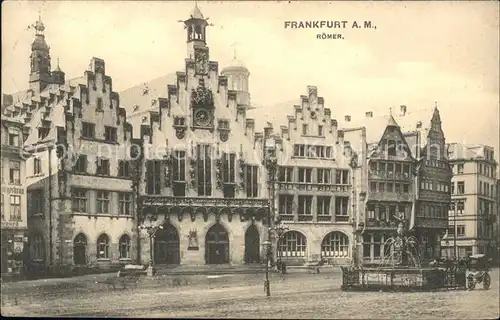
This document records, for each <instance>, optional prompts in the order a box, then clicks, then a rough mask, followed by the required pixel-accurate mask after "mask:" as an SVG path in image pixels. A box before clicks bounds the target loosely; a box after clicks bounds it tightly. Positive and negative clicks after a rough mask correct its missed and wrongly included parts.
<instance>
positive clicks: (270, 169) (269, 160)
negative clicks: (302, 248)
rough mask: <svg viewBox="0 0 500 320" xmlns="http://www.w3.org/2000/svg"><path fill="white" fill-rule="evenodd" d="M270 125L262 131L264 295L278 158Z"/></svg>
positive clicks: (266, 285)
mask: <svg viewBox="0 0 500 320" xmlns="http://www.w3.org/2000/svg"><path fill="white" fill-rule="evenodd" d="M271 130H272V128H271V127H268V128H266V129H265V132H264V144H263V154H264V165H265V167H266V169H267V175H268V179H267V190H268V195H269V203H268V206H269V213H268V215H267V226H268V229H267V240H266V241H265V242H264V244H265V245H266V278H265V280H264V291H265V292H266V296H268V297H269V296H270V295H271V285H270V283H269V264H270V262H271V256H272V253H271V232H272V229H273V226H272V225H271V222H272V219H271V215H272V216H274V202H275V185H276V181H275V180H276V170H277V168H278V158H277V156H276V144H275V143H274V140H273V139H272V138H271V137H270V134H271ZM268 140H271V141H269V142H272V144H271V145H268Z"/></svg>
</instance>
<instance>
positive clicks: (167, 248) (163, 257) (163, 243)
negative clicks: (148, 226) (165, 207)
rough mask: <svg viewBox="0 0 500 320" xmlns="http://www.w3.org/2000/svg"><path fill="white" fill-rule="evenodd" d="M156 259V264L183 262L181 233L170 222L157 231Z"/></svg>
mask: <svg viewBox="0 0 500 320" xmlns="http://www.w3.org/2000/svg"><path fill="white" fill-rule="evenodd" d="M154 260H155V264H179V263H180V262H181V257H180V245H179V233H178V232H177V230H176V229H175V228H174V226H172V225H171V224H169V223H167V224H165V225H163V229H159V230H158V231H157V232H156V235H155V239H154Z"/></svg>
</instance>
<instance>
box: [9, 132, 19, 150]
mask: <svg viewBox="0 0 500 320" xmlns="http://www.w3.org/2000/svg"><path fill="white" fill-rule="evenodd" d="M9 146H12V147H19V134H18V133H9Z"/></svg>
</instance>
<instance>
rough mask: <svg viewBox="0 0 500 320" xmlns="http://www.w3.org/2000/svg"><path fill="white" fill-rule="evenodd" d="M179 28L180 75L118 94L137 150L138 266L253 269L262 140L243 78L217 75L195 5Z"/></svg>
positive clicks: (259, 255) (258, 250)
mask: <svg viewBox="0 0 500 320" xmlns="http://www.w3.org/2000/svg"><path fill="white" fill-rule="evenodd" d="M184 26H185V31H186V45H187V53H186V58H185V62H184V63H185V69H184V70H183V71H179V72H176V73H171V74H168V75H167V76H165V77H161V78H158V79H154V80H151V81H149V82H147V83H144V84H140V85H138V86H136V87H132V88H129V89H127V90H125V91H124V92H122V93H121V94H120V96H121V97H122V99H121V102H120V103H121V104H122V105H124V106H125V107H126V108H127V109H128V110H130V113H129V118H128V119H129V121H130V122H131V123H132V124H133V126H134V138H136V140H135V141H136V143H137V145H141V150H138V154H137V155H138V160H137V163H136V166H135V167H136V168H137V169H138V172H137V174H138V179H137V180H136V181H135V182H134V183H133V188H135V189H134V190H135V192H136V193H137V194H138V198H139V200H140V201H139V207H138V221H137V222H138V226H139V227H142V228H143V229H142V230H144V231H142V232H141V234H140V239H141V240H140V247H141V250H140V255H141V262H143V263H144V262H146V263H147V262H149V261H150V260H152V261H153V262H154V263H155V265H156V266H157V267H158V268H161V266H162V265H179V264H189V265H203V264H226V263H231V264H243V263H260V262H261V261H263V260H264V259H265V250H264V247H263V243H264V241H265V240H266V237H267V232H266V231H267V225H266V223H267V217H268V214H269V203H268V200H267V189H266V188H264V187H263V186H265V183H266V179H265V177H266V173H265V170H264V168H263V167H262V162H261V156H262V143H263V136H262V134H258V133H255V132H254V131H255V130H254V122H253V120H252V119H247V117H246V111H247V109H248V107H249V105H250V100H249V93H248V87H249V83H248V82H249V75H250V73H249V71H248V70H247V69H246V68H245V67H244V66H243V65H242V64H238V65H230V66H227V67H226V68H224V69H223V70H222V72H221V74H219V64H218V63H217V62H215V61H213V60H210V50H209V47H208V45H207V30H208V26H209V24H208V22H207V19H205V17H204V16H203V14H202V13H201V11H200V9H199V8H198V6H195V7H194V9H193V11H192V12H191V14H190V15H189V17H188V18H187V19H186V20H184ZM155 229H156V230H157V231H156V233H155V234H154V237H150V235H148V233H147V232H146V230H155ZM151 236H152V234H151Z"/></svg>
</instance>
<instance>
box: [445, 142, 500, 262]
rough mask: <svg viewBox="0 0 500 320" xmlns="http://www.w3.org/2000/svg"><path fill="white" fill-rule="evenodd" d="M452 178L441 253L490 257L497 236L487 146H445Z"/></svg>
mask: <svg viewBox="0 0 500 320" xmlns="http://www.w3.org/2000/svg"><path fill="white" fill-rule="evenodd" d="M448 153H449V157H450V163H451V168H452V170H453V179H452V181H451V199H452V201H451V205H450V208H449V217H450V221H449V225H448V232H447V235H446V237H445V239H443V241H442V242H441V248H442V249H441V252H442V256H445V257H455V256H457V257H460V258H462V257H466V256H468V255H471V254H479V253H482V254H488V255H489V256H490V257H492V258H494V257H495V255H496V252H497V250H496V246H497V243H498V238H497V237H496V235H497V234H496V232H495V231H496V228H497V222H498V220H497V219H498V213H497V208H498V201H499V198H498V194H497V190H496V189H497V185H496V184H497V176H496V175H497V166H498V164H497V162H496V161H495V157H494V150H493V148H492V147H489V146H487V145H465V144H460V143H451V144H449V145H448Z"/></svg>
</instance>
